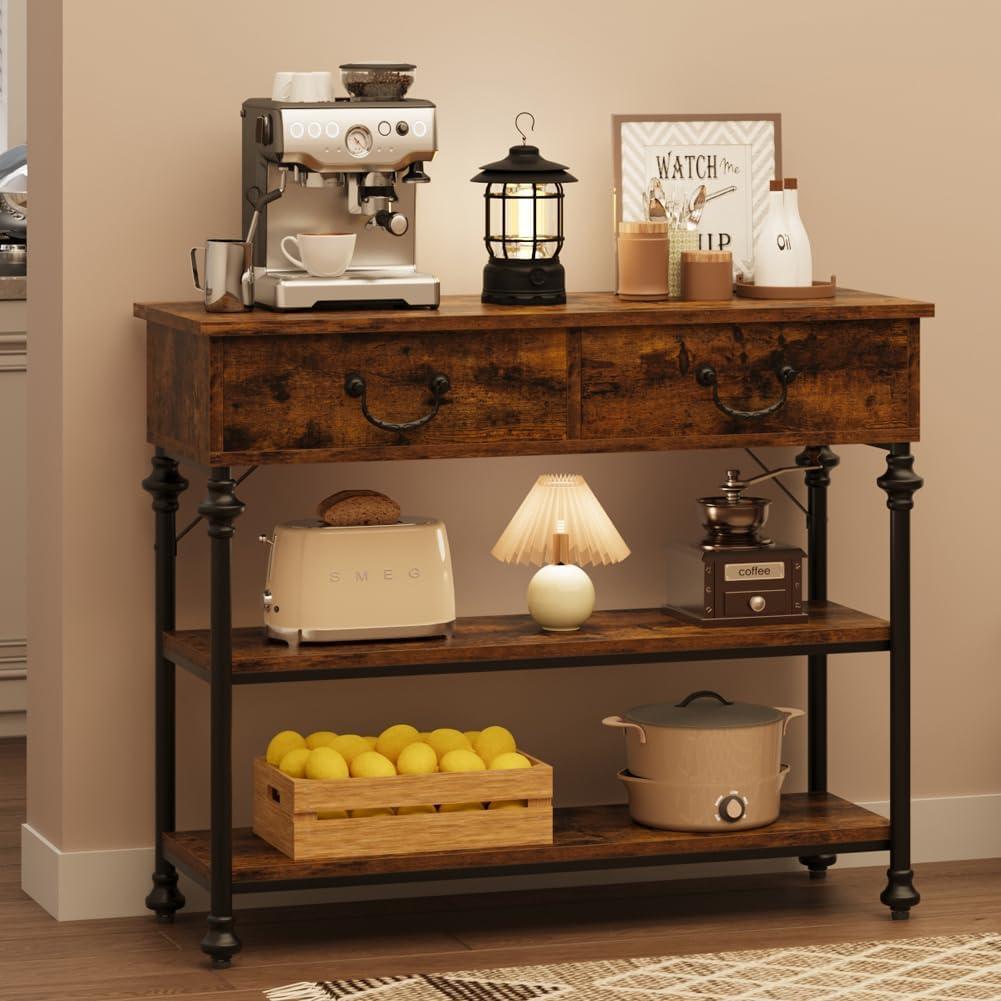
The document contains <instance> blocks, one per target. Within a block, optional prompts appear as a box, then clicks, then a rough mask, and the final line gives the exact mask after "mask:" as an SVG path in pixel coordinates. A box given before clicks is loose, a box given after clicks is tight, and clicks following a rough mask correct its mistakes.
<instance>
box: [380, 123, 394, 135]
mask: <svg viewBox="0 0 1001 1001" xmlns="http://www.w3.org/2000/svg"><path fill="white" fill-rule="evenodd" d="M392 131H393V126H392V125H390V124H389V122H379V135H380V136H388V135H389V133H390V132H392Z"/></svg>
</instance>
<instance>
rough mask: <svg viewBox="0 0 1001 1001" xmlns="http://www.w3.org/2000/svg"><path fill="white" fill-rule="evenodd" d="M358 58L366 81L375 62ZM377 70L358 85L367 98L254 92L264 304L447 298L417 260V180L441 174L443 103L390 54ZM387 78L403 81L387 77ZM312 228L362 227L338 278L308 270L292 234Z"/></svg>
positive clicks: (247, 149) (252, 143) (250, 121)
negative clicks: (434, 167) (418, 87)
mask: <svg viewBox="0 0 1001 1001" xmlns="http://www.w3.org/2000/svg"><path fill="white" fill-rule="evenodd" d="M357 66H358V67H359V68H357V69H355V71H354V75H353V76H351V77H350V78H349V77H347V76H346V77H345V80H349V79H350V80H352V81H356V80H358V79H362V80H365V79H366V77H365V73H366V70H365V68H364V66H363V65H362V64H357ZM343 69H345V67H342V70H343ZM412 70H413V67H412V66H410V67H409V71H412ZM370 78H372V79H377V80H378V81H380V83H379V85H378V86H370V87H366V86H365V85H364V84H362V85H358V84H356V83H348V84H347V86H348V90H349V93H351V94H353V95H358V96H350V97H343V98H336V99H334V100H321V101H302V100H298V101H286V100H274V99H271V98H252V99H250V100H248V101H245V102H244V104H243V110H242V112H241V115H242V117H243V195H244V202H243V222H244V231H245V232H247V231H249V230H250V224H251V219H252V218H253V215H254V204H252V203H255V202H256V204H257V206H259V207H260V215H259V219H258V222H257V224H256V226H255V227H254V231H255V232H256V239H255V247H254V293H253V298H254V302H255V304H258V305H262V306H266V307H269V308H271V309H282V310H285V309H311V308H314V307H319V308H337V307H355V308H358V307H374V306H403V307H417V306H422V307H428V308H432V309H433V308H436V307H437V306H438V301H439V283H438V279H437V278H435V277H434V276H433V275H429V274H424V273H422V272H419V271H418V270H417V267H416V261H415V253H414V250H415V225H414V224H415V213H414V209H415V203H416V190H417V187H418V186H419V185H420V184H422V183H425V182H427V181H429V180H430V178H429V177H428V175H427V174H426V173H425V172H424V163H425V162H426V161H428V160H430V159H432V157H433V156H434V154H435V152H436V151H437V149H438V143H437V132H436V123H435V106H434V105H433V104H432V103H431V102H430V101H422V100H414V99H408V98H406V97H405V96H404V95H405V93H406V88H407V87H408V86H409V83H410V82H411V81H412V80H413V77H412V75H408V73H404V72H399V73H396V74H395V75H394V73H393V72H392V69H390V70H389V71H387V68H386V65H385V64H379V71H378V76H372V75H371V74H370ZM387 79H388V80H389V81H390V83H392V81H393V80H396V81H398V86H387V83H386V81H387ZM373 95H375V96H373ZM279 191H280V195H279V194H277V193H278V192H279ZM269 193H270V194H269ZM300 233H307V234H308V233H316V234H334V233H354V234H355V235H356V239H355V249H354V253H353V255H352V258H351V263H350V265H349V267H348V270H347V271H346V272H345V273H344V274H343V275H340V276H339V277H336V278H320V277H316V276H313V275H310V274H308V273H306V272H305V271H302V270H296V269H295V268H294V266H293V265H292V264H290V263H289V261H288V259H287V258H286V257H285V255H284V254H283V253H282V250H281V242H282V239H283V238H284V237H287V236H290V235H291V236H296V235H297V234H300Z"/></svg>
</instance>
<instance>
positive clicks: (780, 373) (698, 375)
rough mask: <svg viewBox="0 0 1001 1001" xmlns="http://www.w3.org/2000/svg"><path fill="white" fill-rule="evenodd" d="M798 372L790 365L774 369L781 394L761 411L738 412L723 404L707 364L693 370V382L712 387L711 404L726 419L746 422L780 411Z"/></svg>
mask: <svg viewBox="0 0 1001 1001" xmlns="http://www.w3.org/2000/svg"><path fill="white" fill-rule="evenodd" d="M797 375H799V372H797V371H796V369H794V368H793V367H792V366H791V365H783V366H782V367H781V368H778V369H776V371H775V378H776V379H778V380H779V385H780V386H781V387H782V393H781V395H780V396H779V398H778V399H777V400H776V401H775V402H774V403H770V404H768V406H767V407H762V408H761V410H738V409H737V408H736V407H731V406H729V405H728V404H726V403H724V402H723V401H722V400H721V399H720V398H719V382H718V380H717V378H716V369H714V368H713V367H712V365H709V364H702V365H699V367H698V368H697V369H696V370H695V381H696V382H697V383H698V384H699V385H700V386H705V387H707V388H708V387H712V391H713V403H715V404H716V406H717V407H719V409H720V410H722V411H723V413H724V414H726V415H727V417H736V418H739V419H741V420H748V419H750V418H754V417H767V416H768V415H769V414H774V413H775V412H776V411H777V410H781V409H782V408H783V407H784V406H785V403H786V400H787V399H788V396H789V386H790V384H791V383H792V382H794V381H795V379H796V376H797Z"/></svg>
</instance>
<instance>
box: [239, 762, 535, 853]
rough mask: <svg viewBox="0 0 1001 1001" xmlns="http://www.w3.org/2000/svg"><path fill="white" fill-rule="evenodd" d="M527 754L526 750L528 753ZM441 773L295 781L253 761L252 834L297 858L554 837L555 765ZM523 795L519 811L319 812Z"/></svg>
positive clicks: (482, 845) (527, 841)
mask: <svg viewBox="0 0 1001 1001" xmlns="http://www.w3.org/2000/svg"><path fill="white" fill-rule="evenodd" d="M522 753H523V754H524V753H525V752H522ZM525 757H527V758H528V759H529V760H530V761H531V762H532V767H531V768H521V769H512V770H510V771H485V772H435V773H434V774H431V775H395V776H387V777H385V778H374V779H360V778H359V779H356V778H351V779H333V780H322V779H293V778H290V777H289V776H288V775H285V774H284V773H283V772H280V771H279V770H278V769H277V768H275V767H274V766H273V765H269V764H268V763H267V761H266V760H265V759H264V758H256V759H255V760H254V833H255V834H256V835H257V836H258V837H259V838H263V839H264V840H265V841H267V842H268V843H269V844H271V845H274V847H275V848H277V849H278V850H279V851H280V852H284V854H286V855H288V857H289V858H291V859H293V860H294V861H297V862H298V861H304V860H309V859H321V858H323V859H331V858H362V857H365V856H376V855H412V854H420V853H422V852H441V851H452V850H456V851H458V850H467V851H468V850H475V849H477V848H508V847H513V846H517V845H549V844H552V843H553V769H552V768H551V767H550V766H549V765H547V764H546V763H545V762H543V761H540V760H539V759H538V758H534V757H532V755H530V754H526V755H525ZM507 799H523V800H526V801H527V803H528V806H527V807H526V808H525V809H517V810H468V811H462V812H455V813H438V812H437V811H436V812H435V813H415V814H407V815H404V816H396V815H393V816H391V817H385V816H383V817H348V818H341V819H329V820H320V819H319V817H318V816H317V813H318V812H326V811H328V810H356V809H361V808H365V807H387V806H388V807H396V806H417V805H420V804H423V803H433V804H435V805H439V804H442V803H473V802H480V803H492V802H495V801H497V800H507Z"/></svg>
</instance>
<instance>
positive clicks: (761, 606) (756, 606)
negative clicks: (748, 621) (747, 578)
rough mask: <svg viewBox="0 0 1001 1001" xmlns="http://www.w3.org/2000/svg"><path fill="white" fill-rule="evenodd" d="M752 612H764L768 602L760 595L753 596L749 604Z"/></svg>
mask: <svg viewBox="0 0 1001 1001" xmlns="http://www.w3.org/2000/svg"><path fill="white" fill-rule="evenodd" d="M747 604H748V605H749V606H750V608H751V611H752V612H763V611H764V610H765V605H766V604H767V602H766V601H765V599H764V598H763V597H762V596H761V595H760V594H755V595H753V596H752V597H751V598H750V599H749V600H748V602H747Z"/></svg>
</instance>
